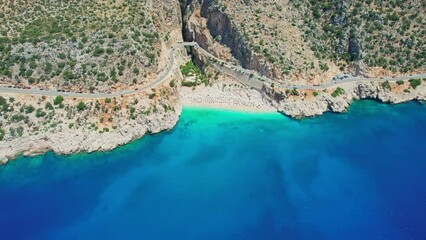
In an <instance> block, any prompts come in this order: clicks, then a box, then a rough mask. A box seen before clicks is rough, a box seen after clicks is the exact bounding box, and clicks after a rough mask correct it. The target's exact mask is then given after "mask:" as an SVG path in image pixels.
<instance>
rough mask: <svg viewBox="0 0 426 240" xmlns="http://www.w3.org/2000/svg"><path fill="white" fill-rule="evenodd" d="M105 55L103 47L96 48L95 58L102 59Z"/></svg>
mask: <svg viewBox="0 0 426 240" xmlns="http://www.w3.org/2000/svg"><path fill="white" fill-rule="evenodd" d="M104 53H105V49H103V48H101V47H96V48H95V50H94V51H93V56H95V57H100V56H102V55H103V54H104Z"/></svg>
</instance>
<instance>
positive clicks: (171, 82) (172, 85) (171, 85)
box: [169, 80, 175, 88]
mask: <svg viewBox="0 0 426 240" xmlns="http://www.w3.org/2000/svg"><path fill="white" fill-rule="evenodd" d="M169 86H170V87H171V88H173V87H175V80H172V81H170V83H169Z"/></svg>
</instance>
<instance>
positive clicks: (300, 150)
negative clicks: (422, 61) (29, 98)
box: [0, 101, 426, 240]
mask: <svg viewBox="0 0 426 240" xmlns="http://www.w3.org/2000/svg"><path fill="white" fill-rule="evenodd" d="M425 123H426V106H425V105H421V104H418V103H408V104H403V105H396V106H390V105H385V104H379V103H375V102H372V101H362V102H355V103H354V104H353V106H351V108H350V111H349V112H348V113H347V114H325V115H323V116H321V117H318V118H312V119H305V120H291V119H289V118H286V117H284V116H281V115H280V114H273V113H267V114H256V113H255V114H253V113H250V114H249V113H240V112H229V111H220V110H211V109H209V110H207V109H196V108H190V109H185V110H184V112H183V114H182V117H181V120H180V121H179V123H178V125H177V126H176V127H175V128H174V129H173V130H172V131H170V132H165V133H161V134H158V135H154V136H148V137H144V138H143V139H141V140H138V141H135V142H133V143H131V144H129V145H126V146H124V147H121V148H119V149H117V150H114V151H112V152H108V153H95V154H90V155H89V154H78V155H73V156H68V157H63V156H56V155H54V154H52V153H48V154H46V155H44V156H40V157H36V158H20V159H18V160H16V161H12V162H10V163H9V164H7V165H6V166H2V167H0V239H309V240H310V239H339V240H340V239H425V238H426V228H425V227H424V226H426V219H425V217H424V216H426V174H425V171H426V150H425V148H426V124H425Z"/></svg>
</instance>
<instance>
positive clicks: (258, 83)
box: [0, 42, 426, 99]
mask: <svg viewBox="0 0 426 240" xmlns="http://www.w3.org/2000/svg"><path fill="white" fill-rule="evenodd" d="M185 46H190V47H195V48H197V49H198V50H199V51H200V52H201V53H202V54H204V55H205V56H207V57H208V58H209V59H210V60H213V61H212V65H213V66H214V67H215V68H216V69H217V70H218V71H220V72H221V73H223V74H226V75H228V76H231V77H233V78H235V79H237V80H238V81H240V82H242V83H243V84H245V85H247V86H249V87H252V88H254V89H256V90H259V91H260V90H261V89H262V86H263V85H264V83H268V84H270V85H272V84H274V85H275V86H279V87H281V88H284V89H305V90H308V89H309V90H322V89H326V88H332V87H338V86H340V85H343V84H347V83H352V82H361V81H363V82H384V81H401V80H402V81H405V80H410V79H416V78H426V74H419V75H411V76H401V77H395V78H362V77H350V78H346V79H343V80H340V81H330V82H328V83H324V84H321V85H316V86H309V85H293V84H282V83H279V82H278V81H275V80H272V79H270V78H267V77H264V76H259V74H258V73H257V72H256V71H253V70H248V69H244V68H242V67H241V66H236V65H231V64H229V63H227V62H226V61H223V60H221V59H219V58H217V57H216V56H214V55H212V54H211V53H209V52H208V51H206V50H205V49H203V48H201V47H200V46H199V45H198V43H196V42H178V43H176V44H174V45H173V46H172V47H171V48H170V49H169V53H168V55H169V63H168V64H167V67H166V69H164V70H163V72H162V73H160V74H159V75H158V77H157V78H156V79H155V80H154V81H153V82H151V83H149V84H147V85H145V86H143V87H141V88H137V89H129V90H123V91H118V92H112V93H76V92H61V91H57V90H41V89H37V88H30V89H24V88H16V87H12V86H0V93H18V94H30V95H42V96H58V95H62V96H64V97H72V98H74V97H75V98H92V99H99V98H113V97H119V96H122V95H129V94H135V93H139V92H143V91H146V90H149V89H152V88H155V87H156V86H158V85H159V84H162V83H163V82H164V81H165V80H167V79H168V78H169V77H170V76H171V75H172V73H173V67H174V64H175V58H174V52H175V50H177V49H179V48H180V47H185Z"/></svg>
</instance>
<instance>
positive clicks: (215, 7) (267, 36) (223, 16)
mask: <svg viewBox="0 0 426 240" xmlns="http://www.w3.org/2000/svg"><path fill="white" fill-rule="evenodd" d="M198 2H199V4H201V5H202V8H203V11H202V17H204V18H206V19H207V21H208V24H207V26H208V28H209V30H210V32H212V35H213V37H214V38H215V40H217V41H218V42H222V43H223V44H225V45H227V46H229V47H230V48H231V49H233V50H234V52H233V53H234V55H236V56H237V58H238V59H239V60H240V62H242V63H243V65H245V67H247V68H252V69H255V70H257V71H259V72H261V73H262V74H264V75H268V76H270V77H273V78H277V79H283V80H306V81H310V82H312V81H314V80H315V81H325V80H327V81H328V80H329V79H330V77H331V76H334V75H335V74H338V73H339V72H351V73H353V74H360V73H361V74H364V75H371V76H372V75H375V76H377V75H382V76H383V75H391V74H393V73H395V74H405V73H412V72H416V71H422V72H424V71H425V70H426V47H425V44H426V28H425V27H424V26H425V23H426V17H425V12H426V2H425V1H416V0H410V1H401V0H392V1H391V0H382V1H372V0H361V1H350V0H320V1H312V0H261V1H260V0H226V1H225V0H199V1H198ZM218 19H220V20H218ZM227 22H229V24H228V23H227ZM229 28H231V29H229ZM232 38H234V39H235V38H239V39H240V40H238V41H236V40H233V39H232ZM240 52H244V54H240ZM319 79H320V80H319Z"/></svg>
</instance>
